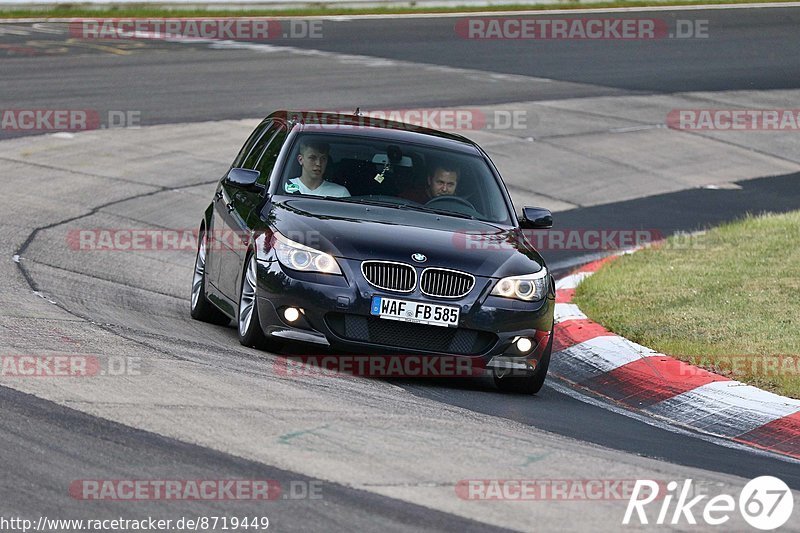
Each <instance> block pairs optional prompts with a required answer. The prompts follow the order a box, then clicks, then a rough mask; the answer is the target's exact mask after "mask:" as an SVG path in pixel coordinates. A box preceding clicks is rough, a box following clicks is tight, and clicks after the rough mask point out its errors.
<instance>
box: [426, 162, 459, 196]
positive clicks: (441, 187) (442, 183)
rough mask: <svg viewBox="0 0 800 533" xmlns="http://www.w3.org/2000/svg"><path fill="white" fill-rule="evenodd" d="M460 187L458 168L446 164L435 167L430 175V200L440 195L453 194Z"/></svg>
mask: <svg viewBox="0 0 800 533" xmlns="http://www.w3.org/2000/svg"><path fill="white" fill-rule="evenodd" d="M457 187H458V169H456V168H455V167H450V166H448V165H445V164H439V165H437V166H435V167H433V172H432V173H431V174H430V175H429V176H428V190H427V192H428V200H432V199H434V198H437V197H439V196H453V195H454V194H455V193H456V188H457Z"/></svg>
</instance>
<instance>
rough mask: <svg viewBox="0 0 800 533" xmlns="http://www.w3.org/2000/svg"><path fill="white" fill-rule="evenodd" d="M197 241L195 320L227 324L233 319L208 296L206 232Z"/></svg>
mask: <svg viewBox="0 0 800 533" xmlns="http://www.w3.org/2000/svg"><path fill="white" fill-rule="evenodd" d="M198 241H199V242H198V243H197V256H195V260H194V276H193V277H192V299H191V307H190V313H191V315H192V318H194V319H195V320H202V321H203V322H210V323H211V324H218V325H221V326H224V325H227V324H228V323H229V322H230V321H231V319H230V318H228V317H227V316H225V313H223V312H222V311H220V310H219V309H217V308H216V307H214V304H212V303H211V302H209V301H208V298H206V234H205V231H201V232H200V235H199V239H198Z"/></svg>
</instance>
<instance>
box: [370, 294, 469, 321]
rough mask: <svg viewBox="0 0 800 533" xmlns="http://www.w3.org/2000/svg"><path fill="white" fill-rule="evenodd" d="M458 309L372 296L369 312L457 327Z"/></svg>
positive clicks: (393, 318)
mask: <svg viewBox="0 0 800 533" xmlns="http://www.w3.org/2000/svg"><path fill="white" fill-rule="evenodd" d="M459 311H460V309H459V308H458V307H453V306H450V305H437V304H429V303H424V302H411V301H409V300H398V299H396V298H384V297H383V296H373V297H372V308H371V310H370V313H371V314H372V315H374V316H377V317H380V318H387V319H389V320H402V321H403V322H414V323H416V324H427V325H430V326H444V327H450V328H455V327H458V313H459Z"/></svg>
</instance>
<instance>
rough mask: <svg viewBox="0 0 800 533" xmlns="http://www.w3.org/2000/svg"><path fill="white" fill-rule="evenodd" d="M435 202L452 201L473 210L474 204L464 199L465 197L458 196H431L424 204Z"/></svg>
mask: <svg viewBox="0 0 800 533" xmlns="http://www.w3.org/2000/svg"><path fill="white" fill-rule="evenodd" d="M436 202H453V203H456V204H461V205H463V206H464V207H469V208H470V209H472V210H473V211H475V206H474V205H472V204H471V203H470V202H469V200H465V199H463V198H461V197H460V196H436V197H434V198H431V199H430V200H428V203H426V204H425V205H432V204H435V203H436Z"/></svg>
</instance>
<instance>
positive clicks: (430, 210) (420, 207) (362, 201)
mask: <svg viewBox="0 0 800 533" xmlns="http://www.w3.org/2000/svg"><path fill="white" fill-rule="evenodd" d="M325 198H330V199H333V200H339V201H341V202H348V203H351V204H362V205H379V206H381V207H394V208H397V209H410V210H413V211H422V212H425V213H435V214H437V215H447V216H452V217H457V218H467V219H470V220H478V219H477V218H475V217H474V216H473V215H468V214H467V213H459V212H456V211H448V210H447V209H433V208H431V207H425V206H424V205H414V204H398V203H394V202H382V201H380V200H368V199H363V198H355V197H350V196H346V197H344V198H343V197H335V196H326V197H325Z"/></svg>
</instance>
